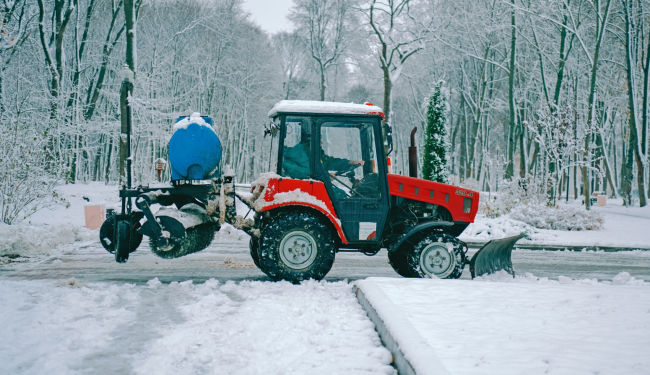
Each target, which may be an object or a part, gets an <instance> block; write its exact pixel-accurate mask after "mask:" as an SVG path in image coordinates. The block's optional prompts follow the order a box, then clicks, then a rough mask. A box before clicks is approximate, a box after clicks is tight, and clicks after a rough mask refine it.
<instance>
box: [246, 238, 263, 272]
mask: <svg viewBox="0 0 650 375" xmlns="http://www.w3.org/2000/svg"><path fill="white" fill-rule="evenodd" d="M259 243H260V241H259V240H258V239H255V238H253V237H251V239H250V241H248V248H249V249H250V252H251V258H253V263H255V265H256V266H257V268H259V269H262V267H260V256H259V254H258V252H259V248H260V245H259Z"/></svg>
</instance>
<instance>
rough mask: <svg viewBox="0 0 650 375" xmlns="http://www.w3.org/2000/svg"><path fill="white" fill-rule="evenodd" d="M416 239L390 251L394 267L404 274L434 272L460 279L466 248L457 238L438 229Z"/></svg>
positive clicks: (425, 275) (418, 274)
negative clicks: (411, 243)
mask: <svg viewBox="0 0 650 375" xmlns="http://www.w3.org/2000/svg"><path fill="white" fill-rule="evenodd" d="M416 241H417V242H416V243H415V245H413V246H410V245H407V244H403V245H402V246H400V248H399V249H397V250H396V251H394V252H393V253H392V254H389V256H392V257H393V259H394V260H395V265H394V266H393V268H394V269H395V271H397V273H399V274H400V275H402V276H404V277H419V278H424V277H432V276H435V277H438V278H441V279H457V278H459V277H460V276H461V275H462V274H463V268H465V250H466V249H465V246H464V244H463V243H462V242H461V241H459V240H458V239H457V238H455V237H453V236H451V235H450V234H448V233H444V232H436V233H430V234H427V235H424V236H422V237H421V238H420V239H419V240H416ZM450 245H451V246H450ZM450 249H452V250H450ZM389 259H390V258H389ZM391 265H393V260H391ZM396 266H397V267H396ZM438 267H439V268H438Z"/></svg>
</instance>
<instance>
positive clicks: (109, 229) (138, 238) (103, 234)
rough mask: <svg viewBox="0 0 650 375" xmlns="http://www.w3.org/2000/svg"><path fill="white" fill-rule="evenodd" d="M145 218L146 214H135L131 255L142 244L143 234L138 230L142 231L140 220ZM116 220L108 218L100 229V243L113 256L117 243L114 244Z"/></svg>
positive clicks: (132, 220)
mask: <svg viewBox="0 0 650 375" xmlns="http://www.w3.org/2000/svg"><path fill="white" fill-rule="evenodd" d="M143 217H144V213H142V212H140V211H137V212H134V213H133V217H132V219H131V222H132V225H131V228H132V231H131V248H130V250H129V252H130V253H132V252H134V251H136V250H137V249H138V246H140V244H141V243H142V233H140V232H138V229H140V227H141V224H140V219H142V218H143ZM114 223H115V221H114V219H113V218H112V217H107V218H106V220H104V223H103V224H102V226H101V228H99V242H100V243H101V244H102V246H103V247H104V249H106V251H108V252H109V253H111V254H114V253H115V243H114V242H113V238H114V234H115V232H114Z"/></svg>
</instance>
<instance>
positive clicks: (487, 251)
mask: <svg viewBox="0 0 650 375" xmlns="http://www.w3.org/2000/svg"><path fill="white" fill-rule="evenodd" d="M523 237H525V235H524V234H520V235H518V236H512V237H506V238H501V239H499V240H492V241H490V242H488V243H486V244H485V246H483V247H482V248H480V249H479V251H477V252H476V253H475V254H474V256H473V257H472V260H470V262H469V271H470V272H471V273H472V279H473V278H475V277H477V276H482V275H485V274H486V273H487V274H491V273H495V272H498V271H501V270H504V271H506V272H508V273H509V274H511V275H512V276H513V277H514V276H515V270H514V269H513V268H512V248H513V247H514V246H515V244H516V243H517V241H519V240H520V239H522V238H523Z"/></svg>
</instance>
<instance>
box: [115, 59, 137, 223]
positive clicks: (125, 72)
mask: <svg viewBox="0 0 650 375" xmlns="http://www.w3.org/2000/svg"><path fill="white" fill-rule="evenodd" d="M118 76H119V78H120V80H121V81H122V87H121V90H120V113H121V119H122V126H121V129H120V132H121V133H120V184H121V185H122V186H123V188H124V187H126V188H131V106H130V104H129V101H128V97H129V93H131V92H133V80H134V74H133V71H132V70H131V69H129V66H128V65H126V64H124V66H123V67H122V69H121V70H120V72H119V75H118ZM125 175H126V176H125ZM125 177H126V184H124V178H125ZM126 206H127V199H126V198H123V199H122V213H123V214H124V213H126V211H127V210H128V212H131V199H128V207H126Z"/></svg>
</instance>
